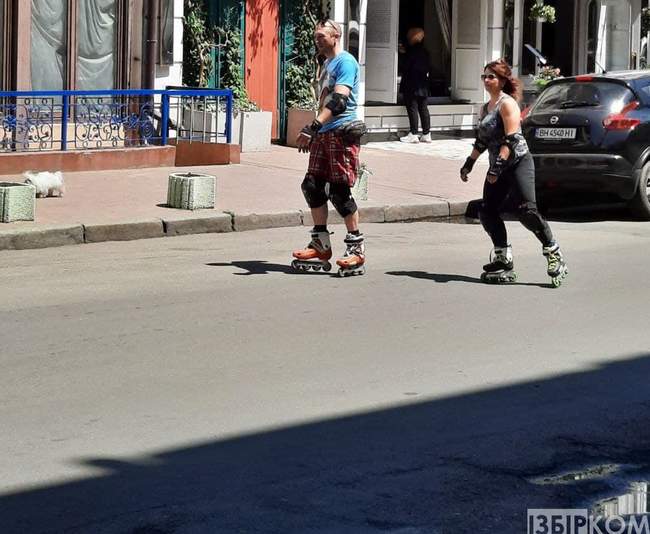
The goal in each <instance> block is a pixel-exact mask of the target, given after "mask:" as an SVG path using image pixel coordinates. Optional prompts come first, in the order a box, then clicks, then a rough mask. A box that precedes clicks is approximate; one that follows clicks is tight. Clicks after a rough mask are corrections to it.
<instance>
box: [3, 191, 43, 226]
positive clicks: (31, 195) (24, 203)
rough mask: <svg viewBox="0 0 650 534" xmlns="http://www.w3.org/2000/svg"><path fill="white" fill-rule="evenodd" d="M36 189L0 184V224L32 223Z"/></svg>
mask: <svg viewBox="0 0 650 534" xmlns="http://www.w3.org/2000/svg"><path fill="white" fill-rule="evenodd" d="M35 204H36V188H35V187H34V186H33V185H29V184H21V183H17V182H0V222H3V223H8V222H14V221H33V220H34V206H35Z"/></svg>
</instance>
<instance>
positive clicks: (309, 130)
mask: <svg viewBox="0 0 650 534" xmlns="http://www.w3.org/2000/svg"><path fill="white" fill-rule="evenodd" d="M322 127H323V123H322V122H320V121H319V120H318V119H314V120H313V121H312V123H311V124H308V125H307V126H305V127H304V128H303V129H302V130H300V133H302V134H304V135H307V136H309V137H312V136H314V135H316V134H317V133H318V132H319V131H320V129H321V128H322Z"/></svg>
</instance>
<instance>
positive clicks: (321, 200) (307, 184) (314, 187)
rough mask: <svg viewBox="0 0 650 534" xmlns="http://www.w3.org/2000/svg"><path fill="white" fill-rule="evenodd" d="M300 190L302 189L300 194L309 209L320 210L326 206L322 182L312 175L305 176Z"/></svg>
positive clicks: (323, 182) (323, 183) (325, 195)
mask: <svg viewBox="0 0 650 534" xmlns="http://www.w3.org/2000/svg"><path fill="white" fill-rule="evenodd" d="M300 189H302V194H303V195H304V197H305V200H306V201H307V205H308V206H309V207H310V208H320V207H321V206H323V205H325V204H327V194H326V193H325V181H324V180H317V179H316V178H315V177H314V176H313V175H311V174H307V175H306V176H305V179H304V180H303V181H302V185H301V186H300Z"/></svg>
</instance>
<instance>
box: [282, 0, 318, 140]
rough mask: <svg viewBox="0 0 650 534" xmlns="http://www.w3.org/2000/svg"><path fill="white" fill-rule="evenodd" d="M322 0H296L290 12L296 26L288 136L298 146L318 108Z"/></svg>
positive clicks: (289, 73) (288, 84)
mask: <svg viewBox="0 0 650 534" xmlns="http://www.w3.org/2000/svg"><path fill="white" fill-rule="evenodd" d="M322 9H323V8H322V3H321V2H320V1H319V0H306V1H304V2H294V3H293V8H292V10H291V11H290V12H289V22H290V24H291V25H292V26H293V30H294V35H293V50H292V53H291V56H290V57H289V60H288V65H287V71H286V93H285V98H286V103H287V135H286V137H287V139H286V144H287V145H288V146H295V140H296V137H297V136H298V132H299V131H300V130H301V128H302V127H303V126H305V124H309V123H310V122H311V121H312V120H313V118H314V116H315V113H316V111H317V110H318V98H317V96H316V91H317V87H318V81H317V73H318V61H317V58H316V48H315V46H314V30H315V28H316V24H317V22H318V21H319V20H322V19H323V18H324V13H323V11H322Z"/></svg>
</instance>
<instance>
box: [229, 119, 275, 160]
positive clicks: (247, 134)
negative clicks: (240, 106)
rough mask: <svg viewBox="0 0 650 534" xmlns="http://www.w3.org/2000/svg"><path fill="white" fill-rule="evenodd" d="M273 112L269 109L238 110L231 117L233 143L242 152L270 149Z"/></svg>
mask: <svg viewBox="0 0 650 534" xmlns="http://www.w3.org/2000/svg"><path fill="white" fill-rule="evenodd" d="M272 124H273V113H271V112H270V111H240V112H239V113H237V115H235V116H234V118H233V130H232V132H233V143H238V144H239V146H241V151H242V152H263V151H265V150H271V128H272Z"/></svg>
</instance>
